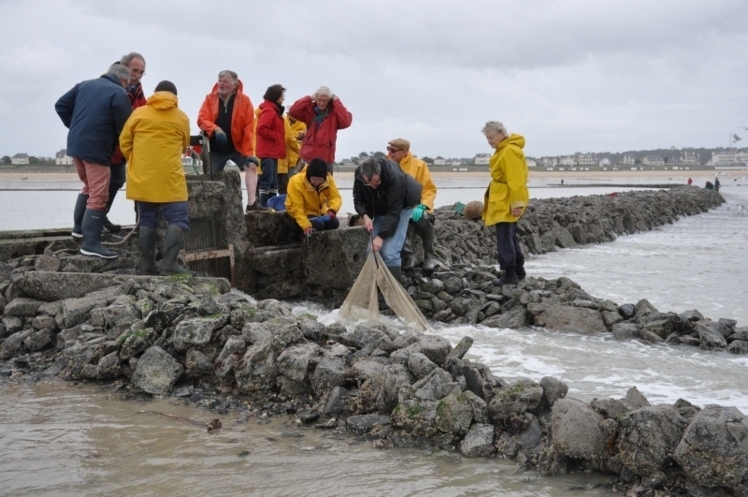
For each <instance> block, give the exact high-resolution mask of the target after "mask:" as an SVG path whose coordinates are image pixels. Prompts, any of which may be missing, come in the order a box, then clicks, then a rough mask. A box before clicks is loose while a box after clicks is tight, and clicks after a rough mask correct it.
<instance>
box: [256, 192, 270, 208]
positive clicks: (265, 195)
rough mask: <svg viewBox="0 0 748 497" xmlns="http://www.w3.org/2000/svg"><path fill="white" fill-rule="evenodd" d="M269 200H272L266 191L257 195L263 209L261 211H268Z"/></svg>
mask: <svg viewBox="0 0 748 497" xmlns="http://www.w3.org/2000/svg"><path fill="white" fill-rule="evenodd" d="M268 198H270V197H269V196H268V192H267V191H266V190H260V193H259V194H258V195H257V203H258V204H260V207H262V209H261V210H267V209H268Z"/></svg>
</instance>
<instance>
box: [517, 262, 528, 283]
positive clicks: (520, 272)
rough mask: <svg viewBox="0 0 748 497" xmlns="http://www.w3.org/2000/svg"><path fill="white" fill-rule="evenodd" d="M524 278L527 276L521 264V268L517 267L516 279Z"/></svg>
mask: <svg viewBox="0 0 748 497" xmlns="http://www.w3.org/2000/svg"><path fill="white" fill-rule="evenodd" d="M525 276H527V272H526V271H525V265H524V264H522V265H521V266H517V279H518V280H524V279H525Z"/></svg>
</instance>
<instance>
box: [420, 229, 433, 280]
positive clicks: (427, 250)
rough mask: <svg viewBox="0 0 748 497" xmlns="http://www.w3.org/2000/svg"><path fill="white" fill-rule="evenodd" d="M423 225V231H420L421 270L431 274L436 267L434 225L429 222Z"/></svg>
mask: <svg viewBox="0 0 748 497" xmlns="http://www.w3.org/2000/svg"><path fill="white" fill-rule="evenodd" d="M425 224H426V226H424V228H425V229H422V230H421V240H423V270H424V271H428V272H431V271H433V270H434V268H435V267H436V261H434V225H433V224H431V221H429V220H426V223H425Z"/></svg>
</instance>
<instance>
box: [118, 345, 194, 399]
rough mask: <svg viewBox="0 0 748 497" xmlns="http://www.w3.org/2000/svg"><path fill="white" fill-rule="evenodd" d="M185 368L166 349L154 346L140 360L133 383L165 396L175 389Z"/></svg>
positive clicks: (144, 389) (149, 391)
mask: <svg viewBox="0 0 748 497" xmlns="http://www.w3.org/2000/svg"><path fill="white" fill-rule="evenodd" d="M183 371H184V367H182V365H181V364H179V363H178V362H177V361H176V359H174V358H173V357H172V356H170V355H169V354H168V353H167V352H166V351H165V350H164V349H162V348H161V347H159V346H158V345H154V346H152V347H151V348H149V349H148V350H146V351H145V353H144V354H143V355H142V356H141V357H140V359H138V363H137V365H136V366H135V372H134V373H133V375H132V379H131V381H132V383H133V385H135V386H137V387H138V388H140V389H142V390H143V391H145V392H147V393H150V394H153V395H165V394H167V393H169V392H170V391H171V389H172V388H173V387H174V383H176V381H177V380H178V379H179V377H180V376H181V375H182V372H183Z"/></svg>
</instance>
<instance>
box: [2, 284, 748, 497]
mask: <svg viewBox="0 0 748 497" xmlns="http://www.w3.org/2000/svg"><path fill="white" fill-rule="evenodd" d="M58 274H59V273H58ZM54 276H55V273H48V274H47V275H42V274H41V273H35V272H28V273H26V274H25V275H24V277H23V278H21V279H19V280H18V281H17V282H16V284H17V286H18V287H19V288H20V289H21V290H22V291H23V292H25V294H26V296H25V297H16V298H14V299H12V300H11V301H10V302H8V304H6V305H5V309H4V311H5V312H4V315H3V319H2V323H3V324H2V328H1V329H0V336H1V337H2V344H0V378H5V380H4V381H14V380H15V381H34V380H36V379H39V378H43V377H45V376H54V375H58V376H60V377H61V378H64V379H68V380H107V381H109V382H114V385H117V388H118V389H120V390H123V391H126V392H128V393H127V394H128V395H132V394H139V395H146V394H150V395H174V396H176V397H179V398H183V399H185V401H186V402H193V403H195V404H196V405H197V406H198V407H201V408H205V409H212V410H214V411H216V412H220V413H223V414H227V413H229V412H232V411H234V412H235V413H236V416H237V421H238V422H246V421H248V420H249V418H257V419H258V420H262V419H267V418H268V417H270V416H292V419H295V420H296V422H297V424H298V426H299V427H300V429H303V428H304V427H307V428H308V429H329V430H336V431H338V432H341V433H342V432H347V433H349V434H352V435H354V436H357V437H361V438H363V439H367V440H371V441H373V443H374V444H375V446H377V447H382V448H384V447H427V446H428V447H437V448H440V449H442V450H446V451H454V452H459V453H460V454H461V455H462V456H464V457H497V458H503V459H507V460H511V461H515V462H516V463H517V465H518V467H519V468H522V469H526V470H527V469H533V468H534V469H536V470H537V471H539V472H540V473H541V474H549V475H552V474H562V473H565V472H569V471H574V470H594V471H602V472H608V473H613V474H616V475H618V476H617V477H616V478H617V481H618V482H620V483H621V484H623V485H624V486H626V487H627V488H628V489H629V490H628V494H629V495H672V493H675V492H677V493H682V492H688V493H690V494H692V495H741V496H745V495H748V487H747V486H746V485H747V482H748V420H746V419H745V417H744V416H743V414H742V413H740V412H739V411H738V410H737V409H735V408H730V407H720V406H706V407H704V408H703V409H699V408H698V407H696V406H693V405H691V404H690V403H688V402H686V401H684V400H679V401H678V402H676V403H675V404H674V405H655V406H652V405H650V404H649V402H648V401H647V400H646V399H645V398H644V397H643V396H642V395H641V394H640V393H639V392H638V391H637V390H636V389H635V388H632V389H630V390H629V391H628V394H627V395H626V397H625V398H623V399H595V400H594V401H592V402H590V403H583V402H580V401H576V400H574V399H571V398H566V394H567V392H568V386H567V385H566V384H564V383H563V382H562V381H559V380H558V379H555V378H552V377H546V378H543V379H542V380H541V381H540V382H534V381H531V380H520V381H516V382H513V383H509V382H507V381H505V380H503V379H502V378H499V377H496V376H495V375H493V374H492V373H491V371H490V370H489V368H488V367H487V366H486V365H484V364H481V363H477V362H475V361H472V360H470V359H468V358H467V356H466V354H467V353H468V351H469V349H470V347H471V345H472V342H473V340H472V339H471V338H470V337H464V338H463V339H462V340H461V341H460V342H459V343H458V344H456V345H455V346H452V345H451V344H450V343H449V342H448V341H446V340H445V339H443V338H440V337H438V336H434V335H430V334H416V333H412V332H409V331H404V330H401V329H394V328H392V327H387V326H384V325H381V324H377V325H363V324H359V325H357V326H355V325H350V326H348V327H346V326H343V325H342V324H340V323H334V324H331V325H324V324H322V323H320V322H318V321H317V320H316V319H315V318H314V316H311V315H308V314H301V315H297V314H294V312H293V310H292V309H291V308H290V307H289V306H287V305H285V304H283V303H281V302H278V301H276V300H264V301H259V302H255V301H249V300H247V299H246V298H245V297H244V296H242V295H240V294H235V293H227V292H228V290H229V288H228V282H227V281H225V280H220V279H212V280H211V279H200V278H194V279H193V278H173V277H169V278H153V277H137V276H122V275H81V279H80V281H78V282H77V284H76V285H75V288H72V287H68V288H62V287H61V285H59V281H56V280H55V279H54ZM58 277H59V276H58ZM70 277H71V276H70V275H68V276H66V278H70ZM544 285H547V286H548V288H557V289H558V288H565V289H566V291H569V290H578V289H577V288H575V287H574V286H573V285H572V284H571V283H570V282H569V281H568V280H559V281H554V282H547V283H544ZM6 291H7V288H6ZM492 302H496V301H493V300H492ZM520 307H521V305H520ZM581 308H582V309H585V307H581Z"/></svg>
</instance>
